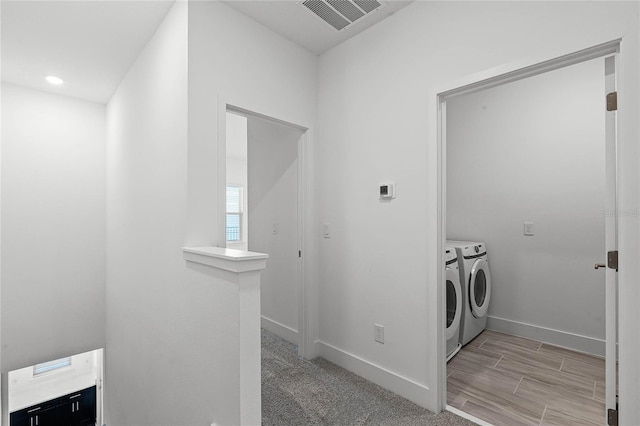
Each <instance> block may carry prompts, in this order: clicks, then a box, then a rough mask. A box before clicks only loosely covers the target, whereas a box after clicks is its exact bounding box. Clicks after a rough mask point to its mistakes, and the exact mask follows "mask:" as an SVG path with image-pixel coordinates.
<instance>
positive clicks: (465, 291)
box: [447, 241, 491, 346]
mask: <svg viewBox="0 0 640 426" xmlns="http://www.w3.org/2000/svg"><path fill="white" fill-rule="evenodd" d="M447 246H449V247H454V248H455V249H456V254H457V255H458V266H459V271H460V284H461V286H462V304H463V308H462V318H461V321H460V343H461V344H462V346H464V345H466V344H467V343H469V342H470V341H472V340H473V339H474V338H475V337H476V336H477V335H478V334H480V333H482V331H483V330H484V329H485V328H487V312H488V310H489V303H490V302H491V274H490V273H489V261H488V258H487V250H486V247H485V245H484V243H481V242H472V241H447Z"/></svg>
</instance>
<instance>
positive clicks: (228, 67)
mask: <svg viewBox="0 0 640 426" xmlns="http://www.w3.org/2000/svg"><path fill="white" fill-rule="evenodd" d="M316 64H317V61H316V56H314V55H312V54H311V53H309V52H308V51H306V50H304V49H303V48H301V47H300V46H297V45H296V44H294V43H293V42H291V41H289V40H286V39H285V38H283V37H282V36H280V35H278V34H276V33H274V32H272V31H270V30H268V29H266V28H265V27H263V26H261V25H259V24H257V23H256V22H255V21H253V20H251V19H249V18H247V17H246V16H244V15H242V14H240V13H238V12H237V11H235V10H234V9H231V8H230V7H228V6H226V5H225V4H224V3H222V2H198V1H196V2H192V3H190V4H189V157H188V164H189V166H188V169H189V177H188V180H189V184H188V187H189V189H188V201H187V204H188V214H189V220H188V228H187V241H188V242H189V245H192V246H196V245H218V244H222V243H223V241H222V239H223V238H224V235H223V234H221V232H222V231H223V226H222V225H223V223H224V221H222V220H220V219H221V218H220V217H219V216H220V208H219V207H222V206H223V205H224V204H223V203H224V201H223V199H224V197H220V195H222V194H220V193H219V191H220V190H221V189H222V188H223V187H224V185H223V183H222V182H221V180H222V179H224V176H225V175H224V174H222V176H220V175H219V173H218V172H219V170H218V169H217V168H216V167H215V165H217V164H219V158H218V146H217V145H216V144H214V143H212V141H216V140H220V137H221V133H223V130H224V129H221V128H220V127H219V125H220V124H219V123H220V122H224V119H223V118H222V117H224V115H225V113H226V112H225V110H226V104H230V105H233V106H235V107H239V108H242V109H245V110H248V111H252V112H255V113H259V114H262V115H265V116H269V117H273V118H277V119H279V120H282V121H286V122H289V123H294V124H296V125H298V126H301V127H305V128H309V129H311V130H309V132H308V134H309V136H308V137H307V146H306V151H305V153H306V155H307V156H308V158H312V157H313V150H314V149H315V147H314V144H315V142H314V127H315V118H316V104H317V98H316V82H317V80H316V76H317V69H316ZM212 117H218V120H215V119H212ZM307 166H308V167H307V168H306V176H305V179H306V180H305V182H306V183H305V185H306V187H305V188H304V190H303V192H304V193H305V194H307V195H306V196H305V199H304V201H303V202H304V203H305V206H306V209H305V212H306V213H305V217H304V224H305V226H306V228H307V229H309V230H310V231H309V232H312V231H313V230H315V219H314V217H315V216H314V215H315V209H314V208H313V206H314V198H313V196H314V194H313V191H312V189H311V188H313V182H314V181H313V176H314V175H313V173H314V170H313V163H311V162H309V163H308V164H307ZM249 203H251V201H250V200H249ZM249 208H250V207H249ZM249 215H250V216H251V212H249ZM212 219H214V220H213V221H212ZM251 232H252V231H251V229H249V233H251ZM307 237H308V238H306V239H305V241H304V247H302V251H303V262H304V263H305V265H304V266H305V269H304V271H305V272H304V273H305V285H306V286H307V288H308V291H307V292H306V293H305V297H307V307H308V310H307V312H306V313H305V314H306V318H307V319H308V321H307V322H308V324H309V328H310V329H311V330H312V332H310V333H308V335H307V336H306V338H307V341H306V342H302V344H301V348H303V351H304V350H307V351H312V350H313V349H314V346H313V345H312V343H311V342H312V341H313V340H314V339H315V335H316V334H315V327H316V322H315V318H316V317H317V316H316V311H315V305H314V304H315V302H316V299H317V297H316V296H315V293H314V291H315V290H314V289H315V287H314V282H315V277H316V276H317V273H316V270H315V264H314V259H315V258H316V246H315V241H316V240H315V238H314V233H311V234H309V235H307ZM267 268H269V262H267ZM306 356H307V357H313V356H314V354H313V353H311V352H308V353H306Z"/></svg>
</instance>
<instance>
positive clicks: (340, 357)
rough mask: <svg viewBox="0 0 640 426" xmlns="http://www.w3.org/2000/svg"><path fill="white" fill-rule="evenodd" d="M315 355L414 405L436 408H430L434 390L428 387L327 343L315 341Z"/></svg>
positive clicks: (432, 409)
mask: <svg viewBox="0 0 640 426" xmlns="http://www.w3.org/2000/svg"><path fill="white" fill-rule="evenodd" d="M316 345H317V349H318V350H317V353H318V356H319V357H321V358H324V359H326V360H327V361H331V362H332V363H334V364H337V365H339V366H340V367H342V368H345V369H347V370H349V371H351V372H353V373H355V374H357V375H358V376H360V377H364V378H365V379H367V380H369V381H371V382H373V383H375V384H377V385H379V386H382V387H383V388H385V389H388V390H390V391H391V392H394V393H397V394H398V395H400V396H402V397H404V398H406V399H408V400H410V401H412V402H415V403H416V404H418V405H420V406H421V407H424V408H426V409H428V410H431V411H435V410H436V407H435V406H434V407H430V406H428V405H429V401H431V400H433V401H435V400H436V398H434V395H432V393H433V392H435V390H431V389H429V387H428V386H425V385H423V384H420V383H418V382H416V381H414V380H411V379H409V378H407V377H403V376H401V375H399V374H397V373H394V372H393V371H390V370H387V369H386V368H383V367H381V366H379V365H376V364H374V363H372V362H369V361H367V360H365V359H362V358H360V357H358V356H356V355H353V354H350V353H348V352H345V351H343V350H341V349H338V348H336V347H335V346H332V345H330V344H328V343H325V342H322V341H317V342H316Z"/></svg>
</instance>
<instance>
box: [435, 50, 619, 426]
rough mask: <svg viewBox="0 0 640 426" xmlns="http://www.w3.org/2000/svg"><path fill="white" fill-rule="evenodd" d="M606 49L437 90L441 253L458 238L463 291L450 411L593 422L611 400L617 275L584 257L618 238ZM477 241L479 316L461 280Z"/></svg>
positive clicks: (448, 377) (611, 68)
mask: <svg viewBox="0 0 640 426" xmlns="http://www.w3.org/2000/svg"><path fill="white" fill-rule="evenodd" d="M618 51H619V42H612V43H607V44H605V45H601V46H597V47H595V48H592V49H587V50H585V51H581V52H578V53H576V54H573V55H568V56H565V57H563V58H559V59H557V60H553V61H547V62H544V63H540V64H537V65H533V66H531V67H527V68H522V69H519V70H515V71H513V72H511V73H507V74H498V75H495V76H493V77H491V78H489V79H478V80H477V81H473V82H472V83H471V84H467V85H464V86H459V87H455V86H454V87H451V88H450V89H448V90H446V91H442V92H440V93H438V94H437V95H438V104H439V109H440V110H439V119H438V120H439V122H438V125H439V129H440V131H439V147H440V149H441V151H440V152H441V157H440V158H441V169H440V177H441V181H440V185H441V187H440V190H441V191H442V192H441V198H440V203H441V204H440V205H441V210H440V211H441V218H440V220H439V222H440V223H439V229H440V232H441V241H440V242H441V246H440V247H441V248H440V259H442V260H443V262H442V263H443V264H444V259H445V256H444V251H445V248H447V246H448V245H452V246H455V247H457V257H458V259H462V261H460V262H459V265H460V269H461V273H460V284H461V287H462V288H463V289H466V290H463V291H462V292H461V293H462V296H461V297H462V299H463V308H462V317H463V318H462V319H461V326H460V335H461V337H460V339H461V340H460V343H461V344H462V345H464V346H463V348H462V350H461V351H460V352H459V353H458V355H456V356H454V357H453V358H452V360H451V361H450V362H449V363H448V364H446V363H445V361H444V357H443V361H442V362H443V364H444V365H443V367H442V372H443V374H442V376H441V377H442V380H441V382H440V383H441V384H442V387H441V389H443V390H444V389H446V390H444V391H443V395H442V398H443V401H445V402H446V404H447V409H450V410H451V411H454V412H456V413H461V414H464V415H466V416H469V415H470V416H471V417H473V418H475V419H480V420H483V421H486V422H490V423H494V424H513V423H517V422H520V423H527V422H534V423H540V422H546V421H552V420H553V419H555V420H556V421H561V422H562V421H564V422H565V423H566V422H574V423H575V422H580V421H582V422H587V424H590V423H589V422H593V423H594V424H602V423H603V420H604V418H605V417H606V409H605V407H606V408H612V409H615V408H616V402H615V395H616V391H615V389H616V377H615V376H616V374H615V371H616V370H615V366H616V361H617V350H616V339H617V336H616V327H615V323H616V319H617V313H616V309H615V300H616V297H617V295H616V291H617V290H616V288H617V276H616V275H615V270H612V271H607V273H606V278H605V274H603V273H602V272H599V271H594V269H593V264H594V262H595V263H599V262H601V261H602V259H603V257H606V253H607V252H608V251H614V250H616V247H617V227H616V214H615V213H611V212H615V211H616V188H617V187H616V178H615V177H616V155H617V154H616V148H615V146H616V142H615V126H616V121H615V111H606V110H605V102H604V99H605V95H606V94H607V93H609V92H615V62H616V58H617V53H618ZM556 96H557V97H556ZM563 107H564V108H563ZM607 212H609V213H610V214H607ZM447 240H464V241H462V242H460V241H458V242H451V244H448V243H449V242H448V241H447ZM465 248H467V249H469V250H473V249H476V250H475V253H465ZM478 248H479V249H480V250H478ZM479 251H482V252H483V253H485V254H484V257H483V259H484V260H485V261H487V262H488V265H489V267H488V269H489V270H490V271H491V275H489V274H486V276H484V275H483V278H484V279H483V281H482V284H483V285H482V286H480V287H481V289H483V290H484V291H485V293H483V294H484V296H486V298H485V297H484V296H483V295H480V296H482V297H480V299H481V300H482V301H483V302H488V303H489V307H488V310H486V311H485V314H483V315H480V314H478V312H477V310H473V309H471V308H473V307H474V306H473V305H474V304H473V302H477V301H478V294H475V293H473V290H474V288H476V287H477V282H474V280H470V279H469V278H470V277H473V276H475V274H474V271H473V269H472V265H471V263H472V262H474V261H478V259H475V258H478V257H480V255H482V254H483V253H479ZM487 259H488V260H487ZM585 259H586V260H585ZM465 266H466V268H465ZM441 274H442V276H444V275H445V272H444V270H443V271H442V272H441ZM443 281H444V280H443ZM605 281H606V284H605ZM474 284H475V287H474ZM441 296H442V297H441V298H440V299H443V300H442V301H441V306H447V305H446V304H445V302H444V299H445V298H446V297H447V295H446V294H444V291H443V292H441ZM612 304H613V306H612ZM467 305H468V306H467ZM605 306H606V309H605ZM465 308H469V309H465ZM476 308H477V307H476ZM605 312H606V313H605ZM440 316H442V317H444V316H445V315H444V312H443V313H442V315H440ZM465 316H466V318H465ZM483 317H484V318H483ZM605 318H606V324H607V327H606V332H605ZM441 321H442V320H441ZM465 327H466V328H467V333H466V334H465V331H464V329H465ZM442 328H443V329H444V327H442ZM485 329H486V331H483V330H485ZM469 330H471V333H469ZM442 334H444V333H442ZM450 334H451V333H447V337H448V336H449V335H450ZM470 334H472V335H470ZM463 335H464V337H462V336H463ZM443 340H444V338H443ZM605 342H606V344H605ZM443 347H444V345H443ZM449 347H451V345H449ZM612 348H613V349H612ZM605 352H606V361H605V359H604V358H603V357H604V355H605ZM556 364H557V365H556ZM605 364H606V371H607V374H606V375H605ZM612 367H613V370H612ZM611 371H613V374H611ZM605 376H606V377H605ZM605 381H606V389H607V392H606V393H605ZM512 385H513V386H512Z"/></svg>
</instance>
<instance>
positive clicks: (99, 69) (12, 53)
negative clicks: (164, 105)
mask: <svg viewBox="0 0 640 426" xmlns="http://www.w3.org/2000/svg"><path fill="white" fill-rule="evenodd" d="M173 3H174V1H173V0H170V1H169V0H167V1H163V0H140V1H132V0H124V1H118V0H100V1H91V0H71V1H57V0H53V1H52V0H44V1H26V0H16V1H12V0H2V1H1V2H0V7H1V39H2V45H1V49H2V50H1V51H0V52H1V53H2V64H1V67H2V68H1V71H2V81H5V82H8V83H13V84H17V85H21V86H26V87H31V88H34V89H38V90H43V91H47V92H54V93H59V94H63V95H66V96H72V97H76V98H80V99H85V100H89V101H94V102H99V103H106V102H108V101H109V99H110V98H111V95H112V94H113V93H114V91H115V90H116V88H117V87H118V85H119V84H120V82H121V81H122V79H123V78H124V76H125V75H126V73H127V71H128V70H129V69H130V67H131V65H132V64H133V62H134V61H135V59H136V58H137V57H138V55H139V54H140V52H141V51H142V49H143V48H144V46H145V45H146V43H147V42H148V41H149V39H150V38H151V37H152V36H153V34H154V33H155V31H156V29H157V28H158V26H159V25H160V23H161V22H162V20H163V19H164V17H165V15H166V14H167V12H168V11H169V9H170V8H171V5H172V4H173ZM224 3H226V4H227V5H229V6H230V7H232V8H234V9H236V10H238V11H239V12H241V13H243V14H245V15H247V16H248V17H250V18H251V19H253V20H255V21H257V22H259V23H261V24H263V25H265V26H266V27H268V28H270V29H271V30H273V31H275V32H276V33H279V34H281V35H282V36H284V37H286V38H288V39H289V40H291V41H293V42H294V43H297V44H298V45H300V46H302V47H304V48H305V49H307V50H309V51H310V52H313V53H315V54H320V53H322V52H324V51H326V50H328V49H330V48H332V47H334V46H336V45H338V44H340V43H342V42H343V41H345V40H347V39H348V38H350V37H353V36H354V35H356V34H358V33H360V32H362V31H363V30H365V29H367V28H369V27H370V26H372V25H374V24H376V23H377V22H380V21H381V20H382V19H384V18H386V17H388V16H389V15H391V14H393V13H394V12H395V11H397V10H399V9H401V8H403V7H405V6H406V5H408V4H409V3H411V1H399V0H397V1H394V0H391V1H387V2H386V3H387V5H386V6H385V7H383V8H381V9H379V10H378V11H376V12H374V13H371V14H370V15H367V16H366V17H365V18H362V19H360V20H358V21H356V23H354V24H353V25H351V26H349V27H347V28H345V29H343V30H342V31H337V30H335V29H334V28H332V27H331V26H329V25H328V24H327V23H325V22H323V21H322V20H320V18H318V17H317V16H315V15H314V14H313V13H311V12H310V11H309V10H307V9H306V8H305V7H304V6H302V4H301V1H299V0H276V1H274V0H262V1H244V0H235V1H225V2H224ZM47 75H56V76H59V77H61V78H62V79H64V81H65V83H64V85H62V86H59V87H57V86H52V85H51V84H49V83H47V82H46V81H45V80H44V77H45V76H47Z"/></svg>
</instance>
